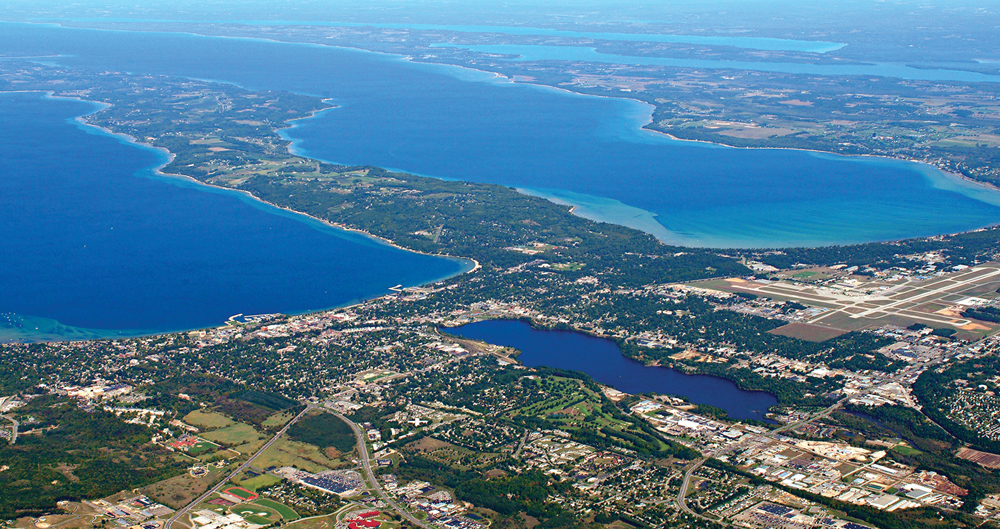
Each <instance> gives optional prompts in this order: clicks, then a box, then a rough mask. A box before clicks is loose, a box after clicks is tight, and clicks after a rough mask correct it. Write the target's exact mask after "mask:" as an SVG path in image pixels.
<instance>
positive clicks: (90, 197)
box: [0, 93, 472, 341]
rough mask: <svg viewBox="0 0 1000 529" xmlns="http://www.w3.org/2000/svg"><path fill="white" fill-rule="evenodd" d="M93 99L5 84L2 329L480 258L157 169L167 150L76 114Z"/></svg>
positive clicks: (418, 279)
mask: <svg viewBox="0 0 1000 529" xmlns="http://www.w3.org/2000/svg"><path fill="white" fill-rule="evenodd" d="M96 108H98V107H97V106H96V105H93V104H88V103H82V102H79V101H74V100H57V99H48V98H45V97H44V96H43V95H41V94H37V93H8V94H2V95H0V212H3V214H2V215H0V241H2V243H0V292H2V295H0V341H36V340H53V339H62V340H66V339H92V338H101V337H117V336H135V335H143V334H153V333H159V332H166V331H175V330H184V329H191V328H198V327H206V326H213V325H220V324H222V323H223V322H224V321H225V320H226V318H228V317H229V316H232V315H234V314H237V313H244V314H260V313H273V312H283V313H300V312H307V311H314V310H319V309H324V308H328V307H333V306H338V305H344V304H348V303H351V302H356V301H360V300H362V299H365V298H369V297H372V296H378V295H382V294H385V293H387V292H388V288H389V287H391V286H394V285H396V284H399V283H403V284H409V285H416V284H421V283H426V282H432V281H437V280H439V279H443V278H445V277H449V276H452V275H455V274H457V273H460V272H462V271H465V270H468V269H469V268H471V264H472V263H470V262H467V261H460V260H455V259H444V258H438V257H430V256H425V255H419V254H414V253H411V252H404V251H401V250H397V249H395V248H392V247H390V246H388V245H386V244H384V243H381V242H379V241H376V240H374V239H371V238H369V237H365V236H362V235H359V234H355V233H350V232H346V231H343V230H339V229H335V228H333V227H330V226H327V225H325V224H322V223H320V222H318V221H314V220H312V219H309V218H307V217H304V216H302V215H296V214H293V213H289V212H286V211H283V210H280V209H278V208H275V207H271V206H269V205H266V204H263V203H261V202H258V201H256V200H253V199H251V198H249V197H247V196H246V195H243V194H241V193H236V192H232V191H226V190H221V189H215V188H209V187H207V186H203V185H200V184H197V183H194V182H190V181H186V180H180V179H177V178H173V177H167V176H162V175H157V174H154V172H153V170H154V168H155V167H157V166H159V165H161V164H163V163H164V162H165V160H166V155H165V154H164V153H163V152H161V151H157V150H153V149H148V148H141V147H138V146H135V145H133V144H129V143H126V142H125V141H124V140H122V139H121V138H119V137H115V136H111V135H109V134H106V133H103V132H101V131H99V130H98V129H95V128H93V127H87V126H84V125H81V124H80V123H79V122H77V121H75V120H74V119H73V118H74V117H75V116H79V115H82V114H85V113H89V112H93V111H94V110H96Z"/></svg>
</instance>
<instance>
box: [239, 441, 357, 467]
mask: <svg viewBox="0 0 1000 529" xmlns="http://www.w3.org/2000/svg"><path fill="white" fill-rule="evenodd" d="M254 465H255V466H257V467H259V468H269V467H272V466H277V467H295V468H298V469H300V470H305V471H306V472H321V471H323V470H329V469H331V468H337V467H339V466H343V462H342V461H339V460H332V459H330V458H328V457H326V456H325V455H323V453H322V451H321V450H320V449H319V447H317V446H314V445H309V444H305V443H299V442H296V441H292V440H290V439H281V440H279V441H278V442H276V443H274V444H273V445H271V447H270V448H268V449H267V450H265V451H264V453H263V454H261V455H260V456H259V457H257V459H255V460H254Z"/></svg>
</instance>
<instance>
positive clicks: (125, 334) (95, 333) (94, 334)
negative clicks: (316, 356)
mask: <svg viewBox="0 0 1000 529" xmlns="http://www.w3.org/2000/svg"><path fill="white" fill-rule="evenodd" d="M3 93H9V94H13V93H23V94H44V95H45V97H46V98H48V99H61V100H72V101H80V102H83V103H88V104H92V105H95V106H97V107H98V108H97V109H95V110H93V111H90V112H87V113H85V114H81V115H79V116H76V117H74V118H73V120H74V121H75V122H76V123H78V124H79V125H80V126H81V127H89V128H93V129H95V130H98V131H100V132H101V133H103V134H105V135H108V136H111V137H114V138H117V139H118V140H120V141H123V142H125V143H129V144H132V145H134V146H137V147H139V148H142V149H149V150H153V151H159V152H160V153H162V154H164V155H165V156H166V160H165V161H164V162H163V163H161V164H160V165H158V166H156V167H152V168H150V169H151V170H152V172H153V173H154V174H155V175H157V176H161V177H164V178H167V179H178V180H183V181H187V182H191V183H194V184H196V185H198V186H204V187H208V188H215V189H219V190H223V191H227V192H233V193H240V194H242V195H244V196H246V197H248V198H250V199H251V200H253V201H255V202H259V203H261V204H266V205H268V206H270V207H272V208H275V209H277V210H281V211H285V212H288V213H291V214H293V215H300V216H303V217H306V218H308V219H311V220H313V221H316V222H318V223H320V224H323V225H325V226H328V227H330V228H333V229H335V230H340V231H344V232H348V233H354V234H358V235H361V236H363V237H365V238H368V239H371V240H373V241H376V242H377V243H379V244H384V245H386V246H389V247H392V248H395V249H397V250H400V251H405V252H410V253H415V254H420V255H426V256H429V257H439V258H444V259H450V260H455V261H459V262H462V261H465V262H470V263H472V266H471V267H468V268H467V269H465V270H461V271H459V272H458V273H456V274H454V275H450V276H447V277H444V278H437V279H433V280H431V281H427V282H426V283H421V284H420V286H423V285H429V284H432V283H437V282H439V281H445V280H448V279H453V278H455V277H459V276H461V275H465V274H468V273H472V272H475V271H477V270H479V269H480V268H482V265H481V264H480V263H479V261H477V260H476V259H473V258H470V257H462V256H454V255H448V254H433V253H428V252H422V251H419V250H414V249H411V248H406V247H405V246H401V245H399V244H397V243H396V242H395V241H393V240H391V239H388V238H385V237H381V236H379V235H375V234H373V233H371V232H369V231H367V230H364V229H361V228H354V227H351V226H347V225H344V224H339V223H334V222H330V221H328V220H326V219H321V218H319V217H316V216H314V215H310V214H308V213H304V212H301V211H296V210H294V209H291V208H288V207H284V206H279V205H277V204H274V203H272V202H268V201H266V200H263V199H261V198H259V197H257V196H256V195H254V194H253V193H250V192H249V191H246V190H242V189H235V188H231V187H225V186H220V185H216V184H209V183H206V182H202V181H200V180H197V179H195V178H192V177H190V176H187V175H181V174H175V173H165V172H163V170H162V169H163V168H164V167H166V166H167V165H169V164H170V163H171V162H173V160H174V159H175V158H176V155H175V154H174V153H172V152H170V151H169V150H168V149H165V148H163V147H157V146H155V145H150V144H148V143H145V142H142V141H139V139H138V138H135V137H134V136H132V135H129V134H125V133H121V132H115V131H113V130H111V129H108V128H107V127H102V126H100V125H96V124H93V123H90V122H89V121H87V119H86V117H87V116H91V115H93V114H95V113H97V112H100V111H102V110H105V109H107V108H110V107H112V106H113V105H112V104H110V103H105V102H102V101H92V100H89V99H84V98H82V97H79V96H66V95H57V94H56V92H54V91H50V90H10V91H0V94H3ZM331 108H335V107H327V108H324V109H319V110H316V111H313V112H312V113H310V115H309V116H305V117H302V118H296V119H295V120H290V121H297V120H299V119H306V118H309V117H312V115H313V114H315V113H316V112H319V111H322V110H329V109H331ZM278 130H284V129H278ZM290 154H292V153H290ZM292 155H293V156H298V157H300V158H305V159H310V160H311V158H308V157H305V156H301V155H298V154H292ZM317 161H319V160H317ZM380 297H382V295H379V296H373V297H371V298H367V299H363V300H360V301H349V302H347V304H344V305H338V306H334V307H329V308H325V309H321V310H317V311H312V310H311V311H307V312H303V313H299V314H289V316H301V315H306V314H320V313H324V312H329V311H332V310H343V309H346V308H350V307H356V306H359V305H363V304H364V303H366V302H368V301H370V300H373V299H378V298H380ZM53 321H54V320H53ZM56 323H57V324H58V325H61V326H64V327H66V328H71V329H74V330H76V329H78V330H79V331H80V333H81V334H83V335H84V336H80V337H76V338H75V339H74V338H71V337H67V339H66V340H61V339H50V340H40V341H39V342H34V341H32V342H31V343H41V342H50V341H79V340H101V339H117V338H136V337H142V336H159V335H165V334H173V333H178V332H191V331H196V330H202V329H214V328H218V327H220V325H212V326H209V327H199V328H195V329H186V330H174V331H162V332H158V331H152V332H150V331H142V330H136V331H134V332H130V331H127V330H114V329H108V330H107V333H106V334H105V333H104V332H102V329H84V328H78V327H73V326H71V325H66V324H62V323H59V322H56ZM224 325H225V323H223V326H224ZM87 335H90V336H87ZM3 336H4V333H2V332H0V343H21V341H20V340H16V339H9V340H5V339H2V337H3Z"/></svg>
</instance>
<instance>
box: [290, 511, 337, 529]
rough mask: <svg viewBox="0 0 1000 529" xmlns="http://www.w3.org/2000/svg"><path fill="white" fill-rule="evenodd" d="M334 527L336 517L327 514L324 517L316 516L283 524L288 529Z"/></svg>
mask: <svg viewBox="0 0 1000 529" xmlns="http://www.w3.org/2000/svg"><path fill="white" fill-rule="evenodd" d="M336 525H337V515H336V514H329V515H326V516H317V517H315V518H305V519H301V520H297V521H294V522H291V523H288V524H285V527H286V528H288V529H333V527H334V526H336Z"/></svg>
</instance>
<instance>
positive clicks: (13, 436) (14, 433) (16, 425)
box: [0, 415, 21, 444]
mask: <svg viewBox="0 0 1000 529" xmlns="http://www.w3.org/2000/svg"><path fill="white" fill-rule="evenodd" d="M0 417H3V418H4V419H7V420H8V421H10V422H11V423H12V424H13V425H14V428H13V430H12V431H11V432H10V444H14V443H16V442H17V429H18V428H19V427H20V426H21V423H19V422H17V421H16V420H14V418H13V417H8V416H7V415H0Z"/></svg>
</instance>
